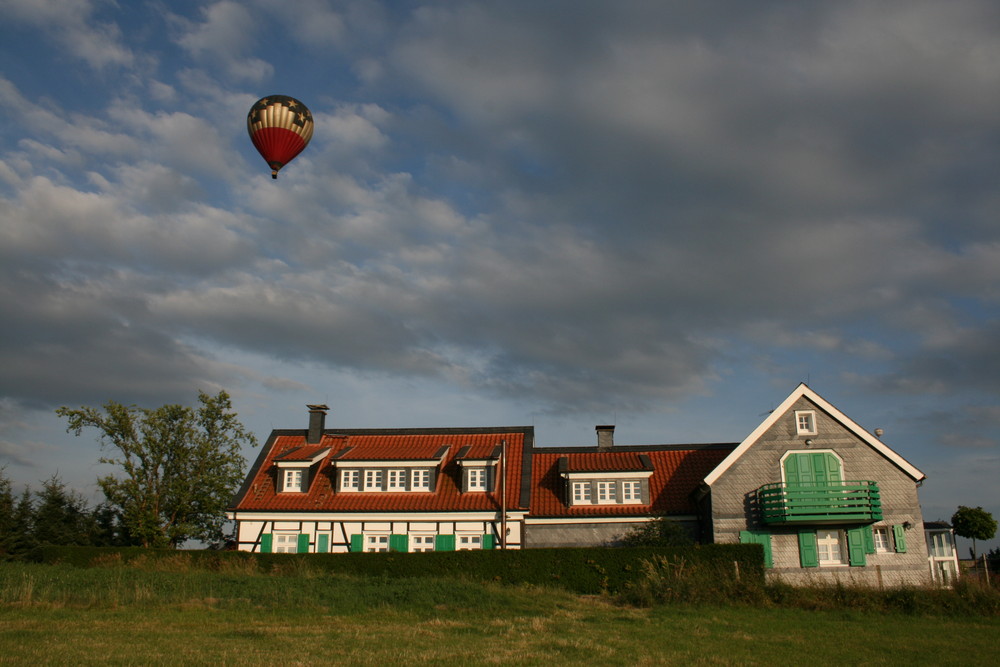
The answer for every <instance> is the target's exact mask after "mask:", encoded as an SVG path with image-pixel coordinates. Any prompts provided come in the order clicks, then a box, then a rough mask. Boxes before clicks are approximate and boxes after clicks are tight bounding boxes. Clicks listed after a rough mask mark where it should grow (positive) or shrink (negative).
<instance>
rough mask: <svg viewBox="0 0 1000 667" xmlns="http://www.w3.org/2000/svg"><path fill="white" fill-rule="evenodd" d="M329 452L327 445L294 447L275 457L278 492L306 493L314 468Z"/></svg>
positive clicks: (312, 477)
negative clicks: (321, 446)
mask: <svg viewBox="0 0 1000 667" xmlns="http://www.w3.org/2000/svg"><path fill="white" fill-rule="evenodd" d="M329 453H330V449H329V448H328V447H323V448H320V447H296V448H294V449H290V450H288V451H286V452H283V453H282V454H280V455H279V456H276V457H275V461H274V463H275V465H276V466H277V467H278V477H277V480H276V482H277V485H278V492H279V493H307V492H308V491H309V484H310V483H311V481H312V480H313V479H314V477H315V468H316V466H317V464H319V463H320V462H321V461H323V459H325V458H326V456H327V455H328V454H329Z"/></svg>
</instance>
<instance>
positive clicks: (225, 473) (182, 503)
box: [56, 391, 257, 547]
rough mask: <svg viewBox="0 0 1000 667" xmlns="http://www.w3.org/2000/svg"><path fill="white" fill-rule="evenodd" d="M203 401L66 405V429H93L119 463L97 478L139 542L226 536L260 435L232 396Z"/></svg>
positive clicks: (113, 461) (124, 525) (178, 541)
mask: <svg viewBox="0 0 1000 667" xmlns="http://www.w3.org/2000/svg"><path fill="white" fill-rule="evenodd" d="M198 403H199V405H198V406H197V407H189V406H183V405H164V406H161V407H159V408H152V409H150V408H139V407H136V406H134V405H133V406H124V405H122V404H120V403H116V402H115V401H109V402H108V403H106V404H105V405H104V408H103V410H98V409H95V408H88V407H82V408H79V409H76V410H73V409H70V408H67V407H62V408H59V409H58V410H57V411H56V413H57V414H59V415H60V416H62V417H66V419H67V420H68V421H69V425H68V427H67V431H72V432H75V433H76V435H80V433H81V432H82V431H83V429H84V428H88V427H90V428H95V429H97V430H98V432H99V434H100V436H99V437H100V441H101V447H102V449H104V451H106V452H110V453H111V455H110V456H105V457H102V458H101V459H100V462H101V463H107V464H110V465H113V466H116V467H117V468H119V471H118V472H117V473H112V474H109V475H106V476H104V477H101V478H99V479H98V480H97V482H98V485H99V486H100V487H101V490H102V491H103V492H104V495H105V497H106V498H107V501H108V505H109V506H110V507H112V508H114V510H115V512H116V513H117V514H118V518H119V522H120V524H121V527H122V529H123V530H124V532H125V533H127V535H128V536H129V538H130V540H131V541H132V542H133V543H136V544H141V545H143V546H173V547H176V546H178V545H180V544H182V543H183V542H185V541H186V540H189V539H196V540H200V541H202V542H208V543H217V542H220V541H221V540H222V539H223V538H224V534H223V525H224V523H225V520H226V508H227V507H228V505H229V502H230V500H231V498H232V495H233V493H234V491H235V490H236V488H237V486H238V485H239V484H240V482H242V480H243V472H244V469H245V467H246V460H245V459H244V458H243V454H242V449H243V446H244V445H250V446H256V444H257V441H256V439H255V438H254V437H253V435H252V434H251V433H249V432H248V431H247V430H246V429H245V428H244V427H243V425H242V424H241V423H240V421H239V419H238V418H237V415H236V413H235V412H233V409H232V403H231V402H230V400H229V395H228V394H227V393H226V392H224V391H221V392H219V393H218V394H217V395H216V396H210V395H208V394H206V393H204V392H199V394H198Z"/></svg>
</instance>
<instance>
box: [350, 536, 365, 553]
mask: <svg viewBox="0 0 1000 667" xmlns="http://www.w3.org/2000/svg"><path fill="white" fill-rule="evenodd" d="M364 545H365V536H364V535H351V551H352V552H359V551H363V550H364V548H365V546H364Z"/></svg>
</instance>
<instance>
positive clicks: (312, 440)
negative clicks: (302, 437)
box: [306, 405, 330, 445]
mask: <svg viewBox="0 0 1000 667" xmlns="http://www.w3.org/2000/svg"><path fill="white" fill-rule="evenodd" d="M306 407H307V408H309V432H308V433H307V434H306V443H307V444H310V445H318V444H319V441H320V440H322V439H323V429H325V428H326V411H327V410H329V409H330V408H328V407H327V406H325V405H307V406H306Z"/></svg>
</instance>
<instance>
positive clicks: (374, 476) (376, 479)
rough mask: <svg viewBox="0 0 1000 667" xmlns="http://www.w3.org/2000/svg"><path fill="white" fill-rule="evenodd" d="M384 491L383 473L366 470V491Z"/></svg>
mask: <svg viewBox="0 0 1000 667" xmlns="http://www.w3.org/2000/svg"><path fill="white" fill-rule="evenodd" d="M381 490H382V471H381V470H365V491H381Z"/></svg>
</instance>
